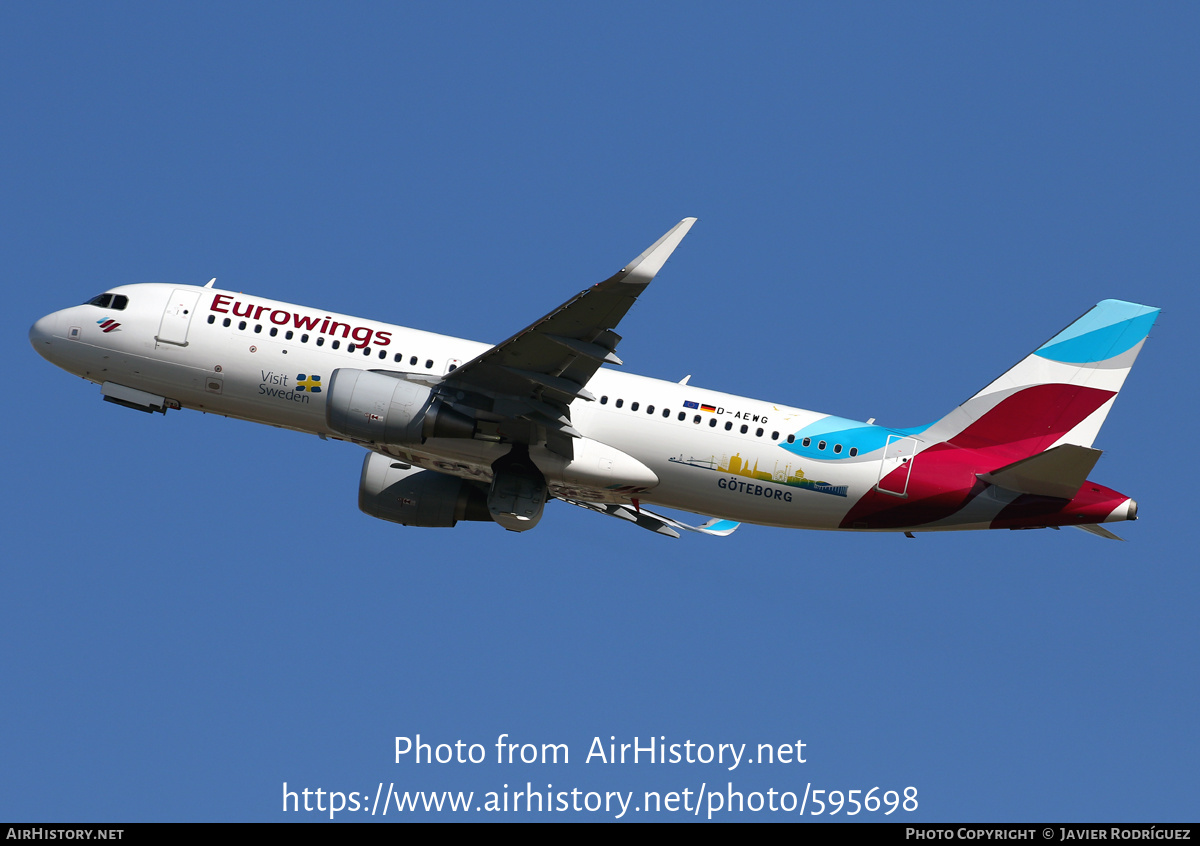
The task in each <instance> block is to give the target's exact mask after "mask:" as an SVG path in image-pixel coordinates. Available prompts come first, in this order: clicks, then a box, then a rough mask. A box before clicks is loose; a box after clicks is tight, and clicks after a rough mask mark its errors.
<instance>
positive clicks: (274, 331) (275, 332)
mask: <svg viewBox="0 0 1200 846" xmlns="http://www.w3.org/2000/svg"><path fill="white" fill-rule="evenodd" d="M278 334H279V327H278V326H272V327H271V337H272V338H274V337H275V336H276V335H278Z"/></svg>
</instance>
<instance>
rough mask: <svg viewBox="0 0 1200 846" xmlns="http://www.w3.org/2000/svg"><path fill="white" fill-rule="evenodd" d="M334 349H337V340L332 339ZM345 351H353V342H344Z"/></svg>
mask: <svg viewBox="0 0 1200 846" xmlns="http://www.w3.org/2000/svg"><path fill="white" fill-rule="evenodd" d="M333 343H334V347H333V348H334V349H335V350H336V349H337V341H334V342H333ZM346 352H354V344H346Z"/></svg>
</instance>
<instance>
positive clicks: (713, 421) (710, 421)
mask: <svg viewBox="0 0 1200 846" xmlns="http://www.w3.org/2000/svg"><path fill="white" fill-rule="evenodd" d="M697 422H699V421H697ZM708 425H709V427H710V428H711V427H713V426H716V425H717V418H715V417H710V418H709V419H708Z"/></svg>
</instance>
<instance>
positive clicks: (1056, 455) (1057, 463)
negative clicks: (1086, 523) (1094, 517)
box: [978, 444, 1101, 499]
mask: <svg viewBox="0 0 1200 846" xmlns="http://www.w3.org/2000/svg"><path fill="white" fill-rule="evenodd" d="M1100 453H1101V451H1100V450H1098V449H1092V448H1091V447H1083V446H1076V445H1075V444H1062V445H1060V446H1056V447H1054V448H1053V449H1048V450H1046V451H1045V452H1039V453H1038V454H1037V455H1033V456H1030V457H1029V458H1022V459H1021V460H1020V461H1017V462H1015V463H1013V464H1009V465H1008V466H1007V467H1001V468H1000V469H999V470H993V471H992V472H991V473H980V474H978V475H979V478H980V479H982V480H983V481H985V482H988V483H989V484H992V485H997V486H998V487H1001V488H1005V489H1007V490H1010V491H1016V492H1017V493H1024V494H1037V495H1038V496H1053V497H1058V498H1060V499H1073V498H1074V496H1075V494H1077V493H1079V489H1080V488H1081V487H1083V483H1084V482H1085V481H1087V477H1088V473H1091V472H1092V468H1093V467H1095V466H1096V461H1097V460H1099V458H1100Z"/></svg>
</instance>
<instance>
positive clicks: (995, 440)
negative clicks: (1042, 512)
mask: <svg viewBox="0 0 1200 846" xmlns="http://www.w3.org/2000/svg"><path fill="white" fill-rule="evenodd" d="M1158 313H1159V309H1157V308H1152V307H1151V306H1144V305H1138V304H1137V303H1127V302H1124V301H1122V300H1104V301H1103V302H1101V303H1098V304H1097V305H1096V306H1095V307H1093V308H1092V309H1091V310H1090V311H1089V312H1087V314H1085V315H1083V316H1082V317H1080V318H1079V319H1078V320H1076V321H1075V322H1074V323H1072V324H1071V325H1070V326H1068V327H1067V328H1066V329H1063V330H1062V331H1061V332H1059V333H1058V334H1057V335H1055V336H1054V337H1053V338H1051V339H1050V340H1049V341H1047V342H1046V343H1044V344H1042V345H1041V346H1040V347H1038V348H1037V349H1036V350H1034V352H1032V353H1031V354H1030V355H1029V356H1027V357H1026V358H1025V359H1023V360H1022V361H1021V362H1019V363H1018V364H1017V365H1016V366H1015V367H1013V368H1012V369H1011V370H1009V371H1008V372H1007V373H1005V374H1004V375H1003V376H1001V377H1000V378H999V379H997V380H996V381H994V382H992V383H991V384H990V385H988V386H987V387H986V388H984V389H983V390H982V391H980V392H979V393H977V394H975V396H973V397H971V398H970V399H969V400H967V401H966V402H965V403H963V404H962V405H960V406H959V407H958V408H956V409H954V411H952V412H950V413H949V414H948V415H946V416H945V417H943V418H942V419H941V420H939V421H938V422H937V423H935V424H934V425H933V426H932V427H930V428H929V429H928V430H927V431H926V433H925V435H924V439H925V440H928V441H932V442H935V443H936V442H939V441H945V442H948V443H950V444H952V445H954V446H960V447H964V448H968V449H979V448H985V449H987V448H993V449H995V448H999V451H1000V452H1003V453H1004V454H1005V455H1006V456H1007V457H1008V458H1009V459H1010V460H1014V461H1015V460H1018V459H1021V458H1025V457H1028V456H1031V455H1036V454H1038V453H1040V452H1044V451H1045V450H1048V449H1050V448H1052V447H1055V446H1058V445H1060V444H1074V445H1077V446H1082V447H1090V446H1091V445H1092V442H1093V441H1094V440H1095V439H1096V435H1097V433H1099V431H1100V427H1101V425H1103V423H1104V418H1105V417H1107V416H1108V412H1109V409H1111V408H1112V404H1113V400H1115V399H1116V397H1117V393H1118V392H1119V391H1120V390H1121V386H1122V385H1123V384H1124V383H1125V377H1126V376H1127V375H1129V370H1130V368H1131V367H1133V362H1134V360H1135V359H1136V358H1137V355H1138V353H1139V352H1141V349H1142V344H1143V343H1144V342H1145V340H1146V336H1147V335H1148V334H1149V333H1150V327H1152V326H1153V325H1154V321H1155V320H1156V319H1157V317H1158Z"/></svg>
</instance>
